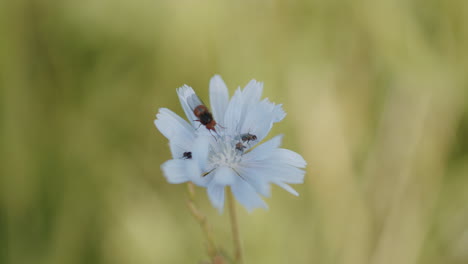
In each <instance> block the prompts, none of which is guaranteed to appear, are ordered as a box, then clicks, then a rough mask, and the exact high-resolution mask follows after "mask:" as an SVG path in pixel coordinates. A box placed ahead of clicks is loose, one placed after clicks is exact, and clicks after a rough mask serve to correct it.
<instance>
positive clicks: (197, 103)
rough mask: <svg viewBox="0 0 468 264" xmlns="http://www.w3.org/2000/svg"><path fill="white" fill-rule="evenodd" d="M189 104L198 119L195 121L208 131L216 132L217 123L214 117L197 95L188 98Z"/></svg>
mask: <svg viewBox="0 0 468 264" xmlns="http://www.w3.org/2000/svg"><path fill="white" fill-rule="evenodd" d="M187 103H188V105H189V106H190V108H191V109H192V111H193V114H194V115H195V116H196V117H197V118H198V119H197V120H195V121H198V122H200V123H201V124H202V125H204V126H205V127H206V129H208V130H213V131H215V132H216V129H215V126H216V121H215V120H214V119H213V115H212V114H211V112H210V110H209V109H208V107H206V105H205V104H204V103H203V102H202V101H201V100H200V97H198V96H197V95H196V94H192V95H191V96H190V97H188V98H187Z"/></svg>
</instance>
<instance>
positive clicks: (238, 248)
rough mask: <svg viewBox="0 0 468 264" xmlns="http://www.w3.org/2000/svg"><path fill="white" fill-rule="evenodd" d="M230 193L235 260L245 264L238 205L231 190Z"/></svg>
mask: <svg viewBox="0 0 468 264" xmlns="http://www.w3.org/2000/svg"><path fill="white" fill-rule="evenodd" d="M227 193H228V199H227V200H228V206H229V217H230V218H231V230H232V239H233V242H234V260H235V263H237V264H243V263H244V258H243V254H242V244H241V239H240V233H239V223H238V222H237V214H236V204H235V201H234V196H233V195H232V192H231V190H229V191H227Z"/></svg>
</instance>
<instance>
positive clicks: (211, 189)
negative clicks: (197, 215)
mask: <svg viewBox="0 0 468 264" xmlns="http://www.w3.org/2000/svg"><path fill="white" fill-rule="evenodd" d="M224 187H225V186H224V185H219V184H217V183H216V181H214V180H212V181H211V182H210V183H209V184H208V188H207V193H208V197H209V198H210V201H211V204H212V205H213V206H214V207H215V208H216V209H218V210H219V212H220V213H221V212H222V211H223V207H224Z"/></svg>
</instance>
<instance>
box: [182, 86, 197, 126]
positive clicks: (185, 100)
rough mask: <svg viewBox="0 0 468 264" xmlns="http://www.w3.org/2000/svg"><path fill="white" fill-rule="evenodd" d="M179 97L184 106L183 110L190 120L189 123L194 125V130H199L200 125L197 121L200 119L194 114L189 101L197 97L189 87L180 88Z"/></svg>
mask: <svg viewBox="0 0 468 264" xmlns="http://www.w3.org/2000/svg"><path fill="white" fill-rule="evenodd" d="M177 95H178V96H179V101H180V105H182V109H184V112H185V115H186V116H187V119H188V120H189V122H190V123H191V124H192V126H193V127H194V128H197V127H198V126H199V124H200V123H199V122H197V121H195V120H197V119H198V118H197V117H196V116H195V115H194V114H193V110H192V108H191V107H190V106H189V104H188V99H189V98H192V96H193V95H196V94H195V92H194V91H193V89H192V87H190V86H188V85H184V86H182V87H180V88H178V89H177Z"/></svg>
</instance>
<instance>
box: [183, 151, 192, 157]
mask: <svg viewBox="0 0 468 264" xmlns="http://www.w3.org/2000/svg"><path fill="white" fill-rule="evenodd" d="M183 158H184V159H191V158H192V152H189V151H188V152H184V155H183Z"/></svg>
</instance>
